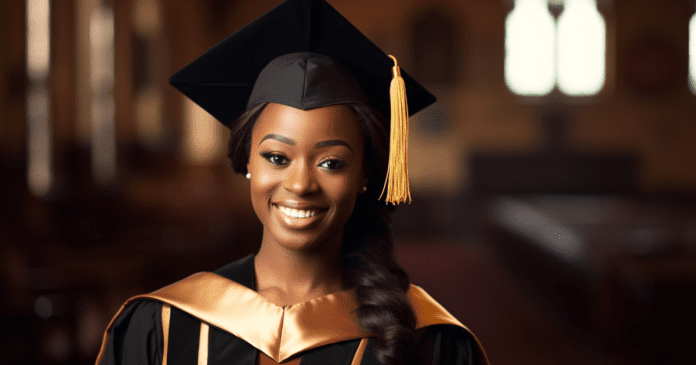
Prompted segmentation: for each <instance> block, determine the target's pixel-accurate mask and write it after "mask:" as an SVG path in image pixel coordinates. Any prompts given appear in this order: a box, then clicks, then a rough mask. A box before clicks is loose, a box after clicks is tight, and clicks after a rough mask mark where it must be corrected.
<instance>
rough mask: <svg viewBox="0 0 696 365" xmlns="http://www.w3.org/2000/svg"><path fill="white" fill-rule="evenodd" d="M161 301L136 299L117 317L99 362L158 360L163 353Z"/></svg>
mask: <svg viewBox="0 0 696 365" xmlns="http://www.w3.org/2000/svg"><path fill="white" fill-rule="evenodd" d="M161 313H162V304H161V303H158V302H156V301H152V300H136V301H133V302H131V303H129V305H128V306H124V307H123V308H122V309H121V310H120V311H119V313H117V315H116V316H115V317H114V319H113V320H112V322H111V324H110V325H109V328H108V329H107V336H106V337H105V339H104V343H103V344H102V349H101V351H100V354H99V358H98V360H97V363H98V364H102V365H112V364H155V363H158V359H160V357H161V348H162V346H163V342H162V321H161V316H162V314H161Z"/></svg>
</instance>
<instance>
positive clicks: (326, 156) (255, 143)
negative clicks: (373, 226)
mask: <svg viewBox="0 0 696 365" xmlns="http://www.w3.org/2000/svg"><path fill="white" fill-rule="evenodd" d="M364 145H365V141H364V137H363V136H362V133H361V131H360V125H359V123H358V120H357V118H356V116H355V114H354V112H353V111H352V110H351V109H350V108H349V107H347V106H345V105H334V106H328V107H323V108H317V109H312V110H301V109H295V108H293V107H289V106H286V105H281V104H274V103H270V104H268V105H267V106H266V107H265V108H264V110H263V112H262V113H261V115H260V116H259V118H258V119H257V121H256V124H255V126H254V129H253V132H252V138H251V153H250V156H249V162H248V164H247V169H248V171H249V173H250V174H251V201H252V204H253V206H254V210H255V211H256V215H258V217H259V219H260V220H261V223H263V227H264V233H263V240H264V244H277V245H280V246H282V247H284V248H286V249H290V250H301V251H306V250H312V249H317V248H319V247H321V245H322V244H324V243H325V242H334V243H337V244H340V242H341V237H342V235H343V226H344V225H345V223H346V221H348V218H349V217H350V215H351V213H352V212H353V207H354V206H355V199H356V198H357V195H358V193H360V192H361V190H362V187H363V186H366V185H367V176H366V174H365V172H364V171H365V169H364V168H363V154H364ZM326 244H330V243H326Z"/></svg>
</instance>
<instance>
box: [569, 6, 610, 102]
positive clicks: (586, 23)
mask: <svg viewBox="0 0 696 365" xmlns="http://www.w3.org/2000/svg"><path fill="white" fill-rule="evenodd" d="M557 37H558V38H557V40H558V41H557V44H558V88H559V89H560V90H561V92H563V93H564V94H567V95H572V96H586V95H593V94H597V93H598V92H599V91H600V90H601V89H602V87H603V86H604V78H605V55H606V46H605V44H606V42H605V39H606V25H605V23H604V19H602V15H601V14H600V13H599V11H598V10H597V1H596V0H565V10H564V11H563V13H562V14H561V16H560V17H559V18H558V31H557Z"/></svg>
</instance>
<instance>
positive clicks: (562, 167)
mask: <svg viewBox="0 0 696 365" xmlns="http://www.w3.org/2000/svg"><path fill="white" fill-rule="evenodd" d="M582 1H583V0H575V1H573V0H566V1H550V2H549V3H548V6H545V7H544V8H545V9H546V10H545V11H547V13H546V14H541V13H536V15H538V16H542V18H543V19H546V20H548V21H550V22H552V24H555V23H553V22H556V23H557V22H559V21H560V20H559V19H560V17H561V16H562V15H563V12H564V11H566V10H568V8H569V6H570V5H571V3H575V2H582ZM277 2H278V1H277V0H256V1H251V0H236V1H224V0H207V1H192V0H180V1H161V0H124V1H120V0H119V1H114V0H112V1H108V0H61V1H59V0H54V1H49V0H29V1H22V0H10V1H3V2H2V3H0V85H2V87H0V176H1V177H0V184H1V186H2V187H3V192H2V198H1V199H0V258H1V259H2V264H1V265H0V267H1V269H0V273H1V274H0V288H1V289H2V292H3V293H4V294H3V300H2V301H1V303H2V304H0V321H1V322H0V337H1V338H2V341H0V343H2V345H1V346H2V349H3V351H2V355H0V358H1V360H0V361H2V362H3V363H8V364H12V363H22V364H39V363H40V364H67V363H71V364H72V363H84V364H87V363H92V362H93V360H94V358H95V356H96V351H97V350H98V347H99V343H100V341H101V335H102V331H103V328H104V327H105V326H106V323H107V322H108V320H109V319H110V317H111V316H112V315H113V314H114V313H115V311H116V309H117V308H118V307H119V306H120V304H121V303H122V302H123V301H124V300H125V299H126V298H128V297H129V296H131V295H134V294H137V293H142V292H147V291H151V290H154V289H156V288H158V287H161V286H163V285H166V284H168V283H170V282H172V281H175V280H178V279H180V278H183V277H185V276H187V275H189V274H191V273H193V272H196V271H203V270H213V269H215V268H217V267H219V266H222V265H224V264H225V263H227V262H230V261H232V260H234V259H236V258H239V257H241V256H243V255H246V254H248V253H251V252H254V250H255V249H257V246H258V242H259V240H260V232H261V227H260V225H259V223H258V222H257V220H256V217H255V216H254V214H253V211H252V209H251V204H250V201H249V197H248V190H247V189H248V187H247V183H246V179H244V178H243V177H241V176H236V175H233V174H232V172H231V169H230V168H229V165H228V162H227V160H226V157H225V146H226V143H227V139H228V136H227V134H226V133H225V130H224V128H222V127H220V126H219V125H218V123H217V122H216V121H214V120H212V119H211V118H210V117H209V116H208V115H207V114H206V113H205V112H203V111H201V110H200V109H198V108H196V107H195V106H193V105H192V104H191V103H190V102H188V101H186V100H185V99H184V98H183V97H182V96H181V95H180V94H179V93H178V92H176V91H175V90H174V89H173V88H172V87H170V86H169V85H168V84H167V77H168V76H169V75H171V74H172V73H173V72H174V71H176V70H178V69H179V68H181V67H182V66H183V65H185V64H186V63H188V62H189V61H191V60H192V59H194V58H195V57H197V56H198V55H200V54H201V53H203V52H204V51H205V50H207V49H208V48H210V47H211V46H213V45H214V44H216V43H217V42H219V41H220V40H222V39H223V38H224V37H225V36H227V35H229V34H231V33H232V32H234V31H235V30H237V29H239V28H240V27H241V26H242V25H244V24H246V23H247V22H249V21H251V20H252V19H254V18H256V17H257V16H259V15H261V14H262V13H263V12H265V11H266V10H268V9H270V8H271V7H272V6H274V5H275V4H276V3H277ZM329 3H330V4H331V5H333V6H334V7H335V8H336V9H337V10H339V11H340V12H341V13H342V14H344V16H346V17H347V18H348V19H349V20H350V21H351V22H353V24H355V25H356V27H358V28H359V29H360V30H361V31H363V32H364V33H365V34H366V35H367V36H368V37H369V38H370V39H372V40H373V41H374V42H375V43H376V44H377V45H379V46H380V47H381V48H382V49H384V50H385V51H386V52H388V53H391V54H394V55H396V56H397V58H398V59H399V62H400V64H401V65H402V66H403V68H404V69H405V70H407V71H408V72H410V73H411V74H413V75H414V76H415V77H416V78H417V79H418V80H419V81H422V83H423V84H424V85H425V86H426V87H427V88H429V89H430V90H432V91H433V92H434V93H435V94H436V95H437V97H438V99H439V102H438V103H437V104H436V105H434V106H432V107H430V108H428V109H427V110H425V111H424V112H423V113H421V115H419V116H417V117H415V118H413V119H412V124H411V140H410V142H411V148H412V152H411V154H410V157H411V161H410V163H411V165H410V172H411V180H412V193H413V198H414V201H413V203H412V204H411V205H410V206H403V207H400V208H399V209H398V210H397V212H396V213H395V215H394V231H395V237H396V241H397V247H396V251H397V256H398V258H399V260H400V261H401V262H402V263H403V264H404V266H405V267H406V268H407V269H408V270H409V272H410V273H411V276H412V280H413V281H414V283H416V284H419V285H421V286H423V287H424V288H425V289H426V290H428V291H429V292H431V294H432V295H433V296H434V297H435V298H436V299H437V300H439V301H440V302H441V303H443V305H445V307H447V308H448V309H450V310H451V311H452V312H453V313H454V314H455V315H456V316H457V317H458V318H459V319H460V320H461V321H462V322H463V323H465V324H467V325H468V326H469V327H470V328H471V329H472V330H473V331H475V332H476V334H477V335H478V336H479V337H480V339H481V340H482V341H483V343H484V345H485V346H486V349H487V351H488V353H489V356H490V358H491V360H492V362H493V363H494V364H532V363H533V364H558V363H563V364H628V363H630V364H636V363H660V364H662V363H674V364H679V363H682V362H680V359H682V358H681V357H680V356H683V355H685V353H686V350H687V349H688V347H687V346H688V344H689V343H691V342H692V341H693V340H694V335H693V332H691V331H688V330H686V329H687V328H689V326H692V325H693V324H694V322H696V319H695V318H694V315H693V313H692V308H693V307H694V305H696V303H694V297H695V296H696V295H695V293H694V288H695V287H696V258H695V256H696V214H695V213H694V212H696V209H694V208H696V199H695V197H696V196H695V192H696V122H695V120H696V96H695V95H694V93H693V86H690V84H689V42H690V38H689V29H690V28H689V27H690V24H693V23H694V22H693V20H692V19H693V15H694V10H695V9H694V2H693V1H691V0H670V1H659V0H605V1H599V3H598V5H597V8H596V9H597V11H598V12H599V14H600V16H601V18H602V20H603V22H604V24H605V26H606V36H605V38H604V39H605V41H606V51H605V53H604V57H605V62H604V65H605V78H604V82H603V84H602V85H603V86H602V87H601V89H600V90H599V91H598V92H597V93H596V94H592V95H581V96H571V95H568V93H565V92H563V91H562V90H561V88H560V87H558V86H553V85H552V86H551V89H550V90H549V91H546V92H543V93H541V95H536V96H525V95H519V94H517V93H515V92H513V91H511V87H510V86H508V85H509V80H508V79H507V78H506V74H505V70H506V67H505V62H506V61H505V60H506V24H507V23H506V20H507V19H509V16H510V13H511V11H513V10H514V9H515V8H517V9H519V7H520V6H526V4H530V3H543V4H544V5H547V2H546V1H544V0H527V1H525V0H521V1H520V0H518V1H512V0H490V1H489V0H469V1H455V0H437V1H433V0H429V1H425V0H406V1H399V2H395V1H388V0H381V1H377V0H372V1H367V0H353V1H347V0H329ZM540 14H541V15H540ZM690 22H691V23H690ZM692 27H694V26H693V25H692ZM580 29H581V30H580V32H581V33H583V32H582V30H583V28H580ZM692 29H693V28H692ZM583 34H584V33H583ZM692 38H693V36H692ZM692 52H693V51H692ZM692 85H693V84H692Z"/></svg>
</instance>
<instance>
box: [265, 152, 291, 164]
mask: <svg viewBox="0 0 696 365" xmlns="http://www.w3.org/2000/svg"><path fill="white" fill-rule="evenodd" d="M261 157H263V158H264V159H266V161H268V162H270V163H271V164H273V165H276V166H283V165H287V164H288V159H287V158H286V157H285V156H283V155H281V154H280V153H277V152H264V153H261Z"/></svg>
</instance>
